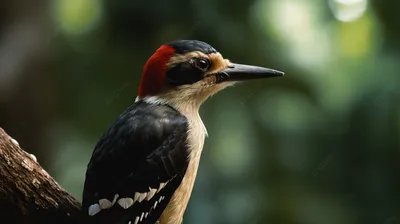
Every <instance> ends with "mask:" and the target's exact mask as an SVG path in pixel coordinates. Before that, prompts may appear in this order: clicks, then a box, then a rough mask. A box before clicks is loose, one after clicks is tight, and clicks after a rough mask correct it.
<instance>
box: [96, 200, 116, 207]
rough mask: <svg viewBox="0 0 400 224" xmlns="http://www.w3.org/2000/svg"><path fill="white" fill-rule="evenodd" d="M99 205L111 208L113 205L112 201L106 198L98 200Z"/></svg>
mask: <svg viewBox="0 0 400 224" xmlns="http://www.w3.org/2000/svg"><path fill="white" fill-rule="evenodd" d="M99 205H100V207H101V209H107V208H111V207H112V206H113V203H112V202H111V201H109V200H108V199H106V198H104V199H100V200H99Z"/></svg>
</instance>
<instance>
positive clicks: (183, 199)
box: [160, 112, 207, 224]
mask: <svg viewBox="0 0 400 224" xmlns="http://www.w3.org/2000/svg"><path fill="white" fill-rule="evenodd" d="M185 115H186V117H187V118H188V120H189V133H188V146H189V148H190V151H191V152H190V162H189V166H188V168H187V170H186V174H185V177H184V178H183V180H182V183H181V185H180V186H179V187H178V188H177V190H176V191H175V193H174V195H173V196H172V198H171V201H170V203H169V204H168V206H167V208H166V209H165V210H164V212H163V214H162V215H161V217H160V224H180V223H182V219H183V214H184V213H185V210H186V207H187V204H188V202H189V199H190V195H191V193H192V190H193V185H194V182H195V180H196V174H197V169H198V167H199V162H200V156H201V151H202V150H203V145H204V139H205V137H206V135H207V131H206V129H205V127H204V124H203V122H202V120H201V118H200V116H199V114H198V113H197V112H196V113H191V114H185Z"/></svg>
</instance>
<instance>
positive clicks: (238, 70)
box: [216, 63, 285, 83]
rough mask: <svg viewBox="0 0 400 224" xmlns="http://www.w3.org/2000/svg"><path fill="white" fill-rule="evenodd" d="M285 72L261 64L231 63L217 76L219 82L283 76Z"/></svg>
mask: <svg viewBox="0 0 400 224" xmlns="http://www.w3.org/2000/svg"><path fill="white" fill-rule="evenodd" d="M284 74H285V73H284V72H281V71H278V70H274V69H270V68H263V67H259V66H252V65H242V64H235V63H231V64H230V65H229V67H227V68H225V69H222V70H221V71H219V72H218V73H217V74H216V76H217V83H219V82H224V81H243V80H248V79H261V78H271V77H277V76H283V75H284Z"/></svg>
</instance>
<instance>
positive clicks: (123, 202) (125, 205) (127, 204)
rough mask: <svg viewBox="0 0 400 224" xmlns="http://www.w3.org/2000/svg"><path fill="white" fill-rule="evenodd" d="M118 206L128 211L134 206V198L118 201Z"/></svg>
mask: <svg viewBox="0 0 400 224" xmlns="http://www.w3.org/2000/svg"><path fill="white" fill-rule="evenodd" d="M118 204H119V205H120V206H121V207H122V208H124V209H128V208H129V207H131V206H132V205H133V199H132V198H121V199H119V200H118Z"/></svg>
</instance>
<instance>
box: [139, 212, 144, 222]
mask: <svg viewBox="0 0 400 224" xmlns="http://www.w3.org/2000/svg"><path fill="white" fill-rule="evenodd" d="M143 217H144V212H142V215H141V216H140V221H142V220H143Z"/></svg>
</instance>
